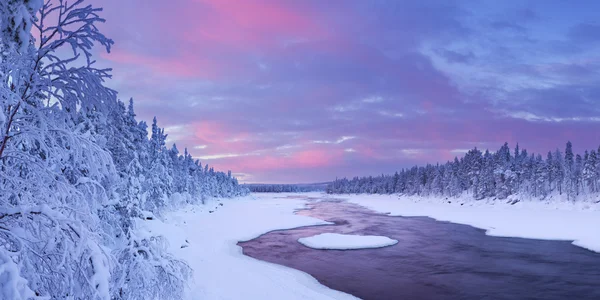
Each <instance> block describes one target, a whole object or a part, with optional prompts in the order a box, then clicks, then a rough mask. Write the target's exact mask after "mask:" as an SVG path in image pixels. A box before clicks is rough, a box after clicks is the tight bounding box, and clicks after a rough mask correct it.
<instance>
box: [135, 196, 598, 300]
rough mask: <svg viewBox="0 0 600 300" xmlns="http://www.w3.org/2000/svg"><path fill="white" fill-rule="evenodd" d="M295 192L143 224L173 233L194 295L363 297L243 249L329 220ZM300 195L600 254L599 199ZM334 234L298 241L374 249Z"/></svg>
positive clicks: (150, 230) (211, 205)
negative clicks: (307, 208)
mask: <svg viewBox="0 0 600 300" xmlns="http://www.w3.org/2000/svg"><path fill="white" fill-rule="evenodd" d="M288 195H294V194H286V193H282V194H254V195H252V196H248V197H243V198H237V199H225V200H222V201H219V200H212V201H209V202H208V203H207V204H206V205H204V206H189V207H187V208H185V209H181V210H178V211H175V212H172V213H169V214H168V215H167V216H166V218H165V220H164V222H163V221H159V220H150V221H144V222H143V224H141V225H142V226H141V228H140V234H148V235H149V234H153V235H163V236H165V237H167V238H168V240H169V245H170V246H169V250H170V252H171V253H172V254H173V255H175V256H176V257H178V258H180V259H183V260H185V261H187V263H188V264H189V265H190V267H191V268H192V269H193V270H194V276H193V281H192V282H190V287H189V291H188V293H187V299H292V300H293V299H317V300H319V299H356V298H355V297H353V296H351V295H348V294H345V293H342V292H339V291H335V290H332V289H329V288H327V287H325V286H323V285H321V284H319V283H318V282H317V280H315V279H314V278H313V277H311V276H310V275H308V274H306V273H304V272H301V271H298V270H294V269H291V268H287V267H284V266H280V265H276V264H272V263H268V262H263V261H259V260H256V259H253V258H251V257H247V256H245V255H243V254H242V249H241V247H239V246H237V243H238V242H239V241H247V240H250V239H253V238H255V237H257V236H259V235H261V234H263V233H266V232H269V231H272V230H277V229H288V228H295V227H300V226H309V225H318V224H327V223H326V222H324V221H321V220H318V219H315V218H311V217H307V216H301V215H295V214H294V210H296V209H298V208H302V207H304V205H305V204H306V200H303V199H293V198H286V197H287V196H288ZM295 195H298V194H295ZM300 195H301V196H309V197H316V198H337V199H347V200H348V201H349V202H351V203H355V204H359V205H362V206H365V207H367V208H370V209H372V210H375V211H377V212H381V213H389V214H390V215H395V216H396V215H397V216H428V217H432V218H434V219H437V220H440V221H449V222H453V223H460V224H467V225H471V226H475V227H479V228H482V229H485V230H487V234H488V235H494V236H507V237H523V238H538V239H555V240H573V241H574V242H573V243H574V244H575V245H578V246H581V247H584V248H587V249H590V250H592V251H596V252H600V205H598V204H595V203H592V202H587V203H575V204H573V203H567V202H564V201H555V202H547V201H546V202H543V201H520V202H517V203H514V204H510V203H506V202H507V201H506V200H502V201H500V200H498V201H492V200H486V201H474V200H472V199H469V198H468V197H464V198H459V199H456V198H449V199H446V198H420V197H399V196H398V195H327V194H324V193H303V194H300ZM144 231H146V232H145V233H144ZM330 235H331V234H327V235H324V234H321V235H317V236H313V237H310V238H307V239H305V240H303V241H300V240H299V242H303V243H304V244H306V245H308V246H309V247H314V248H335V249H340V248H344V249H348V248H354V247H355V246H356V247H358V246H359V245H360V247H361V248H363V247H367V246H375V244H373V243H371V241H368V243H365V241H363V240H360V241H359V240H357V237H356V236H350V239H347V236H346V237H341V235H337V234H336V235H335V236H330ZM380 238H384V239H388V238H386V237H380ZM307 241H308V243H307ZM381 241H383V240H378V242H381ZM391 241H393V242H394V244H395V243H396V242H397V241H395V240H390V239H388V241H387V242H389V244H390V245H391ZM311 242H312V244H311ZM377 246H383V244H377Z"/></svg>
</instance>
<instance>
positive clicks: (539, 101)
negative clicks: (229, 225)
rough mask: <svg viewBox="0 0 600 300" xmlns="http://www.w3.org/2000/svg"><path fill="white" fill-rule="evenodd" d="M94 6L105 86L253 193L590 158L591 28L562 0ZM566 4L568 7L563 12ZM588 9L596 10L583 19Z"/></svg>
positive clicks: (599, 93)
mask: <svg viewBox="0 0 600 300" xmlns="http://www.w3.org/2000/svg"><path fill="white" fill-rule="evenodd" d="M176 2H177V3H171V2H168V1H145V2H143V5H141V4H140V3H141V2H138V1H117V0H107V1H103V3H102V5H103V6H104V7H105V13H106V15H105V17H106V18H107V23H106V24H103V25H102V26H103V30H104V31H105V32H106V34H107V35H108V36H109V37H111V38H113V39H114V40H115V41H116V45H115V47H114V51H113V52H112V53H111V54H109V55H106V56H104V55H102V56H100V57H99V59H100V63H101V64H102V65H106V66H111V67H113V68H114V70H115V71H114V75H115V76H114V79H113V80H112V81H111V82H110V83H109V84H110V85H111V87H113V88H115V89H117V90H119V91H120V95H121V97H122V98H123V99H128V98H129V97H134V99H135V103H136V112H137V114H138V115H139V116H140V117H141V118H142V119H145V120H151V118H152V117H153V116H157V117H158V120H159V125H160V126H166V127H167V132H168V133H169V142H176V143H177V145H178V147H179V148H180V149H183V148H184V147H188V150H189V151H190V153H192V155H194V156H195V157H197V158H200V159H202V160H203V163H204V162H208V163H210V164H211V165H212V166H215V167H216V168H218V169H224V170H227V169H231V170H232V171H234V173H235V172H237V173H235V174H240V176H243V180H244V181H253V182H269V181H272V182H315V181H326V180H330V179H333V178H335V177H336V176H340V177H341V176H354V175H368V174H379V173H382V172H393V171H396V170H398V169H401V168H404V167H410V166H413V165H415V164H423V163H436V162H445V161H447V160H450V159H453V158H454V156H457V155H461V153H463V151H464V150H465V149H470V148H472V147H479V148H481V149H485V148H490V149H492V150H493V149H495V148H497V147H498V146H499V145H501V144H502V143H504V142H505V141H508V142H510V143H513V144H514V143H516V142H520V143H521V145H522V146H524V147H527V148H528V149H529V150H531V151H538V152H545V151H547V150H550V149H554V148H556V147H562V146H564V145H563V144H564V141H566V140H571V141H573V142H574V143H575V145H576V146H577V147H581V149H583V148H584V147H594V148H595V147H597V145H594V143H595V141H597V140H598V139H600V136H599V135H600V132H598V131H597V130H594V129H593V126H590V124H595V122H597V119H596V118H597V117H596V116H598V115H600V112H599V111H598V110H599V106H598V104H597V103H600V101H599V100H600V99H598V98H599V97H600V90H599V89H598V88H597V87H598V86H600V76H599V73H598V71H597V70H598V69H599V68H598V67H599V66H600V61H599V57H598V56H597V55H596V54H595V53H598V52H597V50H598V47H600V45H598V44H597V41H598V40H600V39H599V38H598V36H597V34H598V32H600V30H598V28H597V27H598V25H597V23H596V20H595V19H594V17H593V14H591V13H590V12H587V10H586V9H585V8H584V7H576V8H573V7H568V8H569V9H572V10H573V13H572V14H569V15H567V14H562V13H561V12H562V11H564V10H565V9H567V7H566V6H564V5H568V4H560V3H558V4H557V3H548V4H546V3H545V4H544V5H537V6H535V5H534V6H528V4H527V3H508V2H485V3H484V2H481V3H471V4H469V5H467V4H466V3H465V2H463V1H387V2H372V1H343V2H327V1H312V0H308V1H261V0H258V1H248V2H239V1H228V0H219V1H217V0H214V1H213V0H211V1H200V0H189V1H184V0H181V1H176ZM561 5H562V6H561ZM590 11H593V10H592V9H590Z"/></svg>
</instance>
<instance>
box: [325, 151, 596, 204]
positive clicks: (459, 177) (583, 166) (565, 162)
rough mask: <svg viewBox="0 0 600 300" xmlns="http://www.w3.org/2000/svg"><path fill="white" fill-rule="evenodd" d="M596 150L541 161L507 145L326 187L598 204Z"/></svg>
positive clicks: (555, 154) (354, 191)
mask: <svg viewBox="0 0 600 300" xmlns="http://www.w3.org/2000/svg"><path fill="white" fill-rule="evenodd" d="M598 155H600V148H598V151H595V150H591V151H585V152H584V154H583V156H582V155H579V154H577V155H575V154H574V153H573V148H572V145H571V142H568V143H567V145H566V148H565V152H564V153H561V152H560V151H559V150H558V149H557V150H555V151H554V152H548V154H547V156H546V159H543V158H542V156H541V155H539V154H538V155H534V154H528V153H527V150H521V149H519V145H517V146H516V148H515V149H514V153H512V154H511V151H510V148H509V147H508V144H506V143H505V144H504V145H503V146H502V147H501V148H500V149H499V150H498V151H496V152H495V153H491V152H489V151H488V150H486V151H485V152H481V151H480V150H478V149H477V148H475V149H472V150H470V151H468V152H467V153H466V154H465V156H464V157H461V158H460V159H459V158H455V159H454V161H449V162H447V163H445V164H441V165H440V164H436V165H431V164H428V165H426V166H420V167H417V166H415V167H412V168H410V169H403V170H401V171H400V172H396V173H395V174H394V175H382V176H376V177H373V176H369V177H362V178H358V177H355V178H353V179H351V180H348V179H346V178H343V179H336V180H335V181H334V182H333V183H332V184H330V185H329V186H328V187H327V192H328V193H332V194H344V193H351V194H358V193H369V194H393V193H398V194H402V195H407V196H412V195H418V196H445V197H459V196H460V195H463V194H468V195H471V197H472V198H474V199H475V200H481V199H484V198H495V199H507V198H508V197H509V196H517V197H526V198H534V199H547V198H549V197H555V198H563V197H564V198H566V199H567V200H568V201H577V200H579V201H586V200H587V201H592V202H597V201H598V199H599V197H600V158H599V157H598Z"/></svg>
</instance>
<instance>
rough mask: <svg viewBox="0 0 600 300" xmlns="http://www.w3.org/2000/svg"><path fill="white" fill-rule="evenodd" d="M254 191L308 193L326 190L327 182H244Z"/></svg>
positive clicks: (245, 185)
mask: <svg viewBox="0 0 600 300" xmlns="http://www.w3.org/2000/svg"><path fill="white" fill-rule="evenodd" d="M243 186H244V187H246V188H248V189H249V190H250V191H251V192H253V193H307V192H318V191H321V192H322V191H325V187H326V184H244V185H243Z"/></svg>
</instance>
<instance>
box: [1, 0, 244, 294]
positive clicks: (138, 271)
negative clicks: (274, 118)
mask: <svg viewBox="0 0 600 300" xmlns="http://www.w3.org/2000/svg"><path fill="white" fill-rule="evenodd" d="M101 11H102V9H100V8H94V7H92V6H91V5H87V4H85V3H84V1H83V0H75V1H69V2H67V1H62V0H48V1H46V2H45V3H44V2H42V1H41V0H10V1H1V2H0V77H1V79H2V80H1V82H2V83H1V84H0V299H30V298H35V297H38V298H40V299H48V298H51V299H63V298H69V299H84V298H85V299H90V298H96V299H156V298H157V299H179V298H180V297H181V295H182V293H183V289H184V285H185V280H186V279H187V278H188V277H189V275H190V269H189V267H187V265H186V264H185V263H183V262H181V261H179V260H177V259H174V258H173V257H171V256H170V255H169V254H168V253H167V252H166V244H165V242H164V240H163V239H162V238H161V237H158V236H147V235H143V236H140V235H139V234H138V230H137V227H139V224H140V223H141V222H145V219H147V218H151V217H153V216H154V217H156V216H158V217H160V216H161V215H162V213H163V212H164V211H165V210H167V209H169V208H172V207H175V206H179V205H182V204H186V203H192V204H193V203H198V202H201V201H203V200H202V199H204V198H206V197H230V196H236V195H241V194H245V193H247V190H246V189H245V188H243V187H241V186H240V185H238V183H237V180H236V179H235V178H233V177H232V176H231V173H228V174H225V173H222V172H216V171H214V170H213V169H212V168H209V167H208V166H206V165H205V166H202V165H201V164H200V162H198V161H195V160H194V159H193V158H192V157H191V155H190V154H189V153H187V151H185V152H184V154H183V155H180V154H179V152H178V150H177V148H176V147H175V146H173V148H172V149H170V150H168V149H167V148H166V146H165V139H166V134H165V132H164V130H163V129H161V128H159V127H158V124H157V122H156V120H154V122H153V124H152V133H151V138H150V139H148V138H147V136H148V134H147V126H146V124H145V123H144V122H138V121H137V120H136V119H135V113H134V110H133V102H132V101H130V103H129V107H128V108H127V109H126V108H125V105H124V104H123V103H122V102H120V101H118V100H117V95H116V92H115V91H113V90H111V89H109V88H107V87H105V86H104V80H105V79H106V78H109V77H110V70H108V69H100V68H97V67H96V65H95V63H94V60H93V57H92V53H93V51H92V50H93V47H94V46H101V47H103V48H104V49H106V51H110V48H111V46H112V44H113V41H112V40H110V39H108V38H107V37H105V36H104V35H103V34H102V33H101V32H100V31H99V30H98V28H97V27H96V25H97V23H99V22H104V19H102V18H101V17H100V15H99V14H100V13H101ZM32 27H35V28H36V30H35V31H36V32H39V36H37V37H36V38H34V37H33V36H32V34H31V31H30V30H31V28H32ZM142 287H143V288H142Z"/></svg>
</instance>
